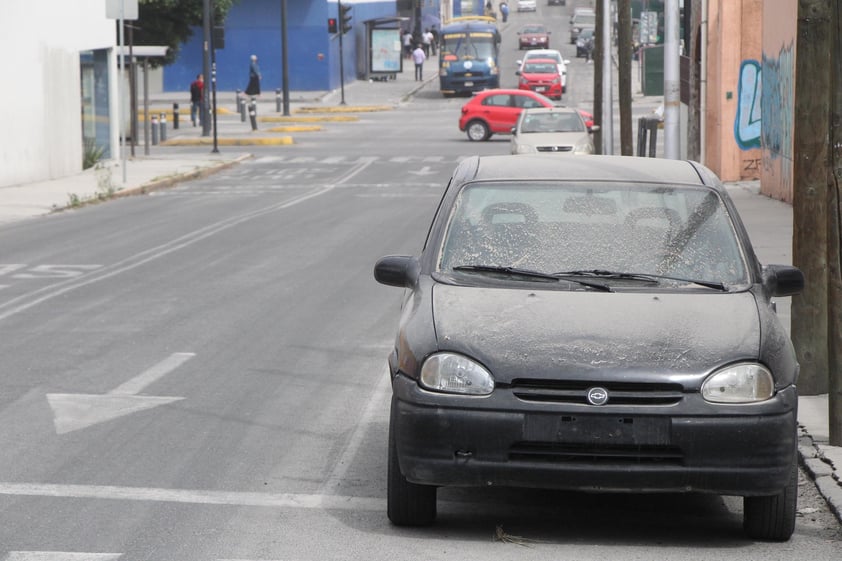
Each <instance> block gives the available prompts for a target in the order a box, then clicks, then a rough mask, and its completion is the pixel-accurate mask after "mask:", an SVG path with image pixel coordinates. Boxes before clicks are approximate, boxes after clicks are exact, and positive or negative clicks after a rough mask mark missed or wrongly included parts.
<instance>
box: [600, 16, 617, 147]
mask: <svg viewBox="0 0 842 561" xmlns="http://www.w3.org/2000/svg"><path fill="white" fill-rule="evenodd" d="M601 3H602V32H601V33H600V35H602V73H603V77H602V105H603V110H602V115H603V123H602V127H601V129H602V145H603V150H602V153H603V154H613V153H614V81H613V80H612V76H611V75H612V72H613V70H614V69H613V68H612V65H611V50H612V49H611V0H601Z"/></svg>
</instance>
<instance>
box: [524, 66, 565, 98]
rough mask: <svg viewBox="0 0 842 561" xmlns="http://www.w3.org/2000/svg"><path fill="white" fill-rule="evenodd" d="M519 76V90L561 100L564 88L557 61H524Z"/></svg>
mask: <svg viewBox="0 0 842 561" xmlns="http://www.w3.org/2000/svg"><path fill="white" fill-rule="evenodd" d="M517 74H518V76H520V79H519V80H518V89H520V90H531V91H533V92H538V93H540V94H543V95H545V96H547V97H549V98H550V99H561V92H562V91H563V89H564V88H563V86H562V83H561V74H560V73H559V71H558V63H557V62H556V61H554V60H550V59H548V58H535V59H528V60H525V61H523V66H521V69H520V70H518V71H517Z"/></svg>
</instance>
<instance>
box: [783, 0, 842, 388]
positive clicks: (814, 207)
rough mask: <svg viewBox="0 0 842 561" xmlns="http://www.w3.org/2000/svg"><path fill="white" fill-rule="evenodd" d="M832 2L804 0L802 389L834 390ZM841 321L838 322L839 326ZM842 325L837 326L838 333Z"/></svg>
mask: <svg viewBox="0 0 842 561" xmlns="http://www.w3.org/2000/svg"><path fill="white" fill-rule="evenodd" d="M830 13H831V8H830V4H829V3H828V2H827V0H799V1H798V32H797V44H796V51H795V52H796V53H797V57H796V59H795V66H796V68H795V105H794V109H795V115H797V116H798V118H797V119H795V120H794V131H793V178H794V182H793V189H792V191H793V200H792V211H793V230H792V236H793V238H792V259H793V264H794V265H795V266H796V267H798V268H800V269H801V270H802V271H803V272H804V276H805V278H806V283H805V286H804V291H803V292H802V293H801V294H799V295H797V296H793V297H792V323H791V333H792V341H793V343H794V345H795V350H796V353H797V355H798V362H799V364H800V365H801V374H800V377H799V379H798V391H799V393H801V394H802V395H817V394H823V393H827V391H828V369H829V359H828V349H829V341H828V334H829V333H831V332H830V331H829V325H828V319H829V317H830V316H832V315H833V311H832V310H831V309H830V307H829V302H828V292H827V287H828V278H829V277H828V262H827V256H828V248H829V245H828V232H829V229H830V228H829V224H828V213H829V207H828V183H829V180H830V178H831V174H830V170H829V153H828V147H829V144H830V116H831V110H830V109H831V108H830V89H831V83H832V82H831V76H830V72H831V36H832V35H831V34H832V30H831V25H830ZM837 327H838V326H837ZM836 336H838V331H837V332H834V337H836Z"/></svg>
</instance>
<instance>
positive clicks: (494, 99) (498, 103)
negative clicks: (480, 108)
mask: <svg viewBox="0 0 842 561" xmlns="http://www.w3.org/2000/svg"><path fill="white" fill-rule="evenodd" d="M510 97H511V96H510V95H490V96H488V97H487V98H485V100H484V101H483V102H482V104H483V105H493V106H495V107H508V106H509V105H511V103H510V99H509V98H510Z"/></svg>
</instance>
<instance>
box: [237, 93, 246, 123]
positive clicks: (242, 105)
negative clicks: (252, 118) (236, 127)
mask: <svg viewBox="0 0 842 561" xmlns="http://www.w3.org/2000/svg"><path fill="white" fill-rule="evenodd" d="M237 113H239V114H240V121H242V122H243V123H245V122H246V100H245V98H244V97H243V94H242V92H241V91H240V90H237Z"/></svg>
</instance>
